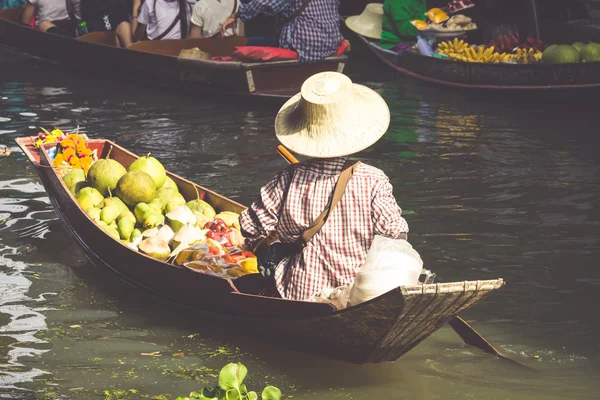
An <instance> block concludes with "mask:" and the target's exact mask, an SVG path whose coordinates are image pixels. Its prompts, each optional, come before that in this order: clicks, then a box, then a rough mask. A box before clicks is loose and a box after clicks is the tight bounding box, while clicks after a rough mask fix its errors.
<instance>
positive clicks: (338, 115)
mask: <svg viewBox="0 0 600 400" xmlns="http://www.w3.org/2000/svg"><path fill="white" fill-rule="evenodd" d="M389 124H390V110H389V108H388V106H387V104H386V103H385V101H384V100H383V99H382V98H381V96H380V95H379V94H377V92H375V91H374V90H372V89H369V88H368V87H366V86H363V85H358V84H355V83H352V81H351V80H350V78H348V77H347V76H346V75H343V74H340V73H338V72H321V73H318V74H316V75H313V76H311V77H310V78H308V79H307V80H306V81H305V82H304V84H302V90H301V92H300V93H298V94H297V95H295V96H294V97H292V98H291V99H290V100H288V101H287V102H286V103H285V104H284V105H283V107H281V109H280V110H279V113H278V114H277V118H275V134H276V135H277V139H279V141H280V142H281V143H282V144H283V145H284V146H286V147H287V148H289V149H290V150H292V151H294V152H296V153H298V154H302V155H304V156H308V157H316V158H329V157H341V156H346V155H349V154H354V153H357V152H359V151H361V150H363V149H366V148H367V147H369V146H371V145H372V144H373V143H375V142H377V141H378V140H379V138H381V136H383V134H384V133H385V131H386V130H387V128H388V126H389Z"/></svg>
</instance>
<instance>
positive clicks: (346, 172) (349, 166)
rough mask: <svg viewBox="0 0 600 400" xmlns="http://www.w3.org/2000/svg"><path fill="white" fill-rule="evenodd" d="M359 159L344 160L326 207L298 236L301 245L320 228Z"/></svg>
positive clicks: (346, 184)
mask: <svg viewBox="0 0 600 400" xmlns="http://www.w3.org/2000/svg"><path fill="white" fill-rule="evenodd" d="M359 162H360V161H351V160H346V162H345V163H344V166H343V167H342V172H341V173H340V177H339V178H338V180H337V182H336V184H335V188H334V189H333V196H331V198H330V199H329V203H327V207H325V210H323V212H322V213H321V215H319V216H318V217H317V219H315V220H314V222H313V223H312V224H310V226H309V227H308V228H307V229H306V230H305V231H304V232H302V235H301V236H300V237H299V238H298V241H297V242H298V243H299V244H300V245H302V247H304V246H306V244H307V243H308V242H310V240H311V239H312V238H313V236H315V235H316V234H317V232H319V231H320V230H321V228H322V227H323V225H325V222H327V219H328V218H329V214H330V213H331V210H333V209H334V208H335V206H336V205H337V204H338V203H339V201H340V200H341V199H342V196H343V195H344V192H345V191H346V186H348V182H349V181H350V179H351V178H352V175H353V174H354V170H355V169H356V166H357V165H358V163H359Z"/></svg>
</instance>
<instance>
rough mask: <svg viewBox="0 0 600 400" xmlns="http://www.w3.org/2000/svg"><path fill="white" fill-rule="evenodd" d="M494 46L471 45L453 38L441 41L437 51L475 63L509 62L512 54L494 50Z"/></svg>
mask: <svg viewBox="0 0 600 400" xmlns="http://www.w3.org/2000/svg"><path fill="white" fill-rule="evenodd" d="M494 50H495V49H494V47H493V46H492V47H488V48H487V49H485V48H484V46H474V45H473V46H472V45H469V43H466V42H465V41H464V40H458V39H457V38H455V39H454V40H453V41H447V42H441V43H440V44H439V45H438V49H437V52H438V53H439V54H443V55H447V56H448V57H450V58H451V59H453V60H456V61H463V62H476V63H499V62H511V61H513V59H514V56H513V55H511V54H508V53H502V54H501V53H498V52H494Z"/></svg>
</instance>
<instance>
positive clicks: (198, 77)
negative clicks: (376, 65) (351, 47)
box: [0, 8, 346, 98]
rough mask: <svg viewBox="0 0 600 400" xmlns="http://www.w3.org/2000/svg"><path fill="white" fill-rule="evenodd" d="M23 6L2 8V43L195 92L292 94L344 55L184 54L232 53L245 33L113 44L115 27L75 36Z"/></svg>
mask: <svg viewBox="0 0 600 400" xmlns="http://www.w3.org/2000/svg"><path fill="white" fill-rule="evenodd" d="M21 14H22V9H20V8H15V9H8V10H4V11H0V44H3V45H6V46H9V47H12V48H15V49H18V50H19V51H21V52H25V53H28V54H30V55H33V56H37V57H41V58H43V59H46V60H50V61H53V62H55V63H58V64H60V65H63V66H66V67H69V68H72V69H75V70H77V71H81V72H86V73H91V74H96V75H99V76H105V75H107V74H109V75H111V76H115V77H117V78H120V79H125V80H128V81H129V80H131V81H135V82H138V83H142V84H151V85H155V84H158V85H161V86H166V87H169V88H170V89H174V90H181V91H187V92H192V93H196V94H198V93H206V92H213V93H225V94H227V93H233V94H241V95H254V96H269V97H284V98H286V97H291V96H292V95H294V94H296V93H298V92H299V91H300V87H301V86H302V83H303V82H304V81H305V80H306V79H307V78H308V77H310V76H312V75H314V74H316V73H318V72H323V71H338V72H342V71H343V69H344V65H345V62H346V56H339V57H329V58H327V59H325V60H323V61H321V62H319V63H314V64H300V63H299V62H298V61H296V60H292V61H270V62H254V63H249V62H219V61H211V60H198V59H188V58H181V57H179V54H180V52H181V50H184V49H193V48H196V47H197V48H199V49H200V50H202V51H203V52H205V53H208V54H210V55H211V56H213V57H227V56H232V55H233V52H234V51H235V47H236V46H244V45H245V44H246V40H247V39H246V38H243V37H229V38H225V39H184V40H157V41H146V42H138V43H134V44H133V45H131V46H130V47H128V48H127V49H122V48H118V47H115V37H114V33H112V32H93V33H88V34H86V35H83V36H81V37H79V38H77V39H71V38H66V37H62V36H59V35H54V34H50V33H44V32H41V31H39V30H37V29H31V28H29V27H27V26H23V25H22V24H20V23H19V20H20V17H21Z"/></svg>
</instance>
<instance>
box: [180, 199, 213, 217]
mask: <svg viewBox="0 0 600 400" xmlns="http://www.w3.org/2000/svg"><path fill="white" fill-rule="evenodd" d="M186 205H187V206H188V208H189V209H190V210H196V211H198V212H200V213H202V214H204V215H206V216H207V217H209V218H214V217H215V215H217V213H216V211H215V209H214V208H212V206H211V205H210V204H208V203H207V202H205V201H204V200H200V199H196V200H192V201H188V202H187V204H186Z"/></svg>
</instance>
